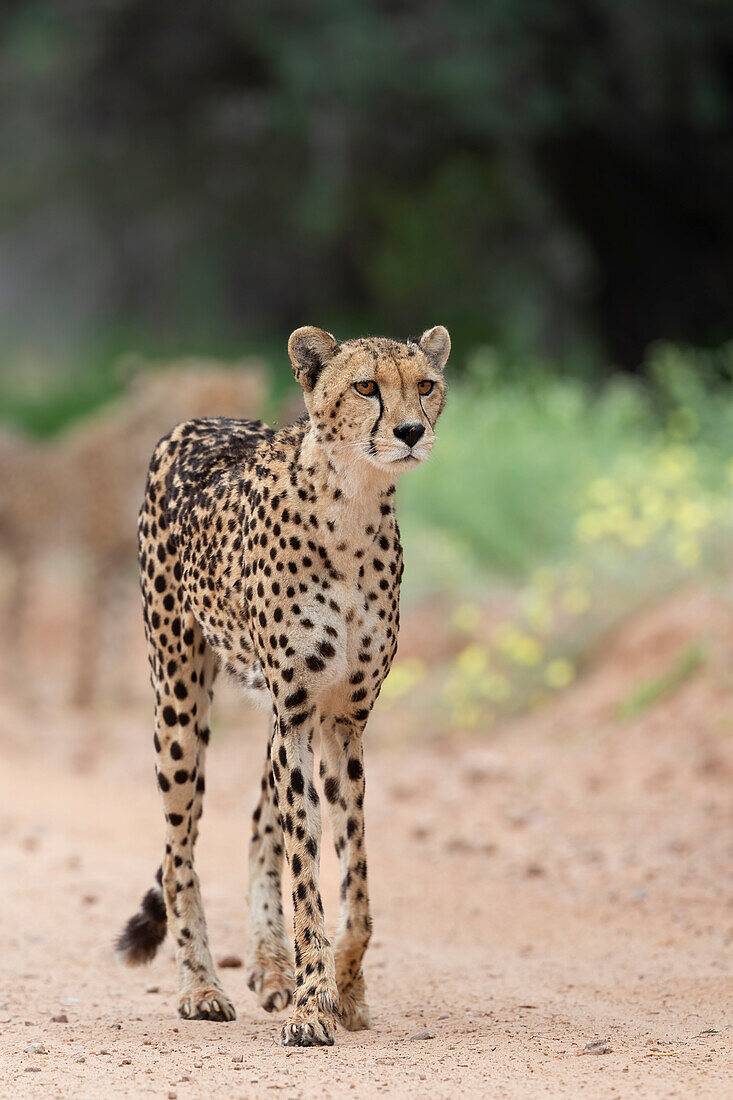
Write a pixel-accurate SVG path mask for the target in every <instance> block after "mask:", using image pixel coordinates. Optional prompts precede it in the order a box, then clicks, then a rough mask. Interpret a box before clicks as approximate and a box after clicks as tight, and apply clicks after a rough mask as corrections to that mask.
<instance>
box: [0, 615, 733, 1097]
mask: <svg viewBox="0 0 733 1100" xmlns="http://www.w3.org/2000/svg"><path fill="white" fill-rule="evenodd" d="M681 624H682V625H681ZM703 628H704V630H705V632H706V634H708V635H710V634H711V635H712V645H713V649H712V651H711V653H712V656H711V657H710V659H709V660H707V661H706V662H705V664H704V665H703V667H702V669H701V670H700V671H699V672H698V673H697V674H696V675H695V676H694V677H693V678H692V679H691V680H690V681H688V682H687V683H686V684H684V685H683V686H681V687H680V688H679V689H678V690H677V691H675V692H673V693H672V694H671V695H668V696H667V697H666V698H665V699H664V700H663V701H661V702H660V703H657V705H656V706H654V707H653V708H652V709H651V710H648V711H647V712H645V713H644V714H643V715H641V716H640V717H639V718H637V719H636V720H634V721H629V722H626V723H619V722H617V721H615V720H613V718H612V717H611V714H612V712H613V709H614V707H615V706H616V704H617V703H618V702H619V701H620V699H622V698H623V697H624V696H625V693H627V692H628V690H629V687H630V686H633V684H635V683H636V682H637V681H638V677H639V675H640V674H641V672H642V665H643V673H644V675H647V674H649V673H650V672H653V671H654V669H655V668H656V667H658V668H659V669H664V667H666V666H665V662H667V663H668V662H669V658H670V654H674V653H676V652H677V650H678V648H679V646H680V644H682V643H684V642H685V640H686V639H687V637H688V636H690V637H698V636H699V633H700V630H701V629H703ZM732 654H733V647H732V646H731V639H730V621H729V616H728V617H726V616H725V615H723V614H722V612H721V609H720V607H719V606H718V604H717V603H716V601H714V600H713V601H711V600H710V599H709V598H707V597H703V596H700V595H699V594H693V595H692V596H687V597H684V598H682V599H680V600H678V601H676V603H674V604H673V605H671V607H670V608H667V609H665V610H664V611H662V612H659V613H657V614H656V616H651V618H650V617H649V616H647V617H646V618H644V619H643V620H642V621H639V622H637V623H635V624H632V625H631V626H629V627H628V628H627V629H626V630H625V631H624V632H622V633H621V634H620V635H619V637H617V638H616V639H614V640H612V641H611V642H610V643H609V645H608V647H607V653H606V654H605V656H604V661H603V664H602V665H599V666H598V667H597V669H596V670H595V671H592V672H591V673H590V674H589V675H588V676H587V677H586V678H585V679H584V681H583V682H582V683H581V684H579V685H578V686H577V687H576V688H574V689H571V690H570V691H568V692H566V693H565V694H564V695H563V696H562V697H561V698H560V699H559V700H557V701H556V702H555V703H553V704H552V705H551V706H548V707H546V708H545V709H544V710H543V711H541V712H540V713H538V714H534V715H531V716H529V717H526V718H524V719H522V720H521V721H515V722H514V723H512V724H511V725H509V726H507V727H506V728H504V729H502V730H500V731H498V732H492V733H491V734H484V735H483V736H480V735H477V737H475V738H472V739H470V740H468V739H463V740H457V741H454V742H446V741H444V740H439V739H438V740H435V739H430V738H429V737H428V736H427V735H426V736H425V738H424V739H422V740H416V739H415V738H414V737H411V738H409V739H408V740H404V739H402V738H400V737H399V736H398V734H399V730H397V729H396V726H397V725H398V724H399V721H400V719H399V711H397V710H392V711H389V710H385V711H383V712H382V713H381V714H380V716H379V719H378V722H377V723H376V727H375V735H374V738H373V739H372V740H371V741H370V742H369V743H368V746H367V841H368V848H369V856H370V879H371V889H372V897H373V912H374V924H375V937H374V941H373V945H372V947H371V948H370V950H369V952H368V956H367V961H366V966H365V972H366V977H367V983H368V989H369V998H370V1003H371V1007H372V1017H373V1029H372V1030H371V1031H369V1032H362V1033H356V1034H347V1033H345V1032H339V1035H338V1039H337V1045H336V1046H334V1047H333V1048H330V1049H311V1050H302V1051H285V1050H283V1049H282V1048H281V1047H279V1046H278V1045H277V1042H276V1038H277V1034H278V1032H279V1027H280V1019H279V1018H277V1017H271V1016H267V1015H266V1014H265V1013H263V1012H262V1011H261V1010H260V1009H259V1008H258V1007H257V1005H256V1003H255V1001H254V999H253V997H252V995H251V994H250V993H249V991H248V990H247V988H246V982H245V970H244V969H226V970H223V971H222V972H221V973H222V977H223V980H224V984H225V987H226V988H227V990H228V992H229V993H230V995H232V996H233V998H234V1001H235V1003H236V1006H237V1010H238V1013H239V1016H238V1019H237V1020H236V1022H234V1023H231V1024H217V1023H207V1022H187V1021H183V1020H180V1019H178V1018H177V1016H176V1014H175V1011H176V988H175V977H174V971H173V965H172V955H171V950H170V945H169V944H166V946H165V948H164V949H163V950H162V951H161V954H160V957H159V958H158V959H157V960H156V961H155V963H154V964H153V965H152V967H150V968H149V969H147V970H126V969H124V968H121V967H119V966H117V965H116V963H115V962H114V960H113V956H112V952H111V942H112V939H113V937H114V935H115V933H116V932H117V931H118V929H119V928H120V926H121V924H122V922H123V921H124V919H125V918H126V917H127V916H128V915H129V914H130V913H131V912H132V911H133V910H134V909H135V908H136V907H137V903H138V900H139V898H140V896H141V894H142V893H143V891H144V890H145V889H146V888H147V886H148V884H149V882H150V879H151V875H152V873H153V872H154V870H155V868H156V867H157V865H158V862H159V857H160V848H161V837H162V814H161V809H160V806H159V804H158V798H157V795H156V792H155V790H154V787H153V782H152V778H151V770H152V761H151V755H152V750H151V747H150V735H149V729H148V726H149V717H148V714H147V707H144V706H142V705H141V704H139V703H136V704H134V705H132V706H130V707H129V708H128V709H127V710H126V711H125V712H124V713H120V712H119V711H118V712H109V713H101V714H98V715H97V716H96V717H95V718H91V717H89V716H79V715H77V716H74V715H73V714H71V713H70V712H68V711H64V710H59V709H54V708H52V707H50V706H48V705H41V706H40V707H39V709H38V710H37V712H36V713H35V715H32V714H29V712H28V711H27V710H25V709H20V708H19V707H18V706H16V705H14V704H13V703H12V701H10V702H8V705H7V706H6V707H5V708H4V711H3V716H2V719H0V723H1V724H0V742H1V743H2V758H3V763H2V772H1V773H0V774H1V775H2V780H1V792H2V797H1V798H0V869H1V879H0V880H1V881H2V883H3V901H2V911H1V915H0V932H1V939H0V944H1V945H2V946H1V948H0V950H1V952H2V976H3V986H2V989H0V1095H1V1096H3V1097H5V1096H8V1097H19V1098H20V1097H41V1096H42V1097H57V1096H58V1097H71V1096H74V1097H82V1098H85V1097H113V1096H130V1097H136V1096H143V1095H148V1094H150V1095H153V1096H159V1097H174V1096H175V1097H179V1098H181V1100H183V1098H189V1097H191V1098H195V1097H203V1096H209V1095H214V1094H216V1095H219V1096H223V1097H235V1098H236V1097H259V1096H271V1095H273V1094H282V1095H284V1096H285V1097H303V1098H310V1097H341V1096H350V1095H356V1096H359V1097H371V1096H374V1095H376V1094H380V1093H384V1094H388V1095H389V1096H394V1097H402V1096H430V1097H453V1096H459V1095H462V1096H469V1097H473V1096H482V1097H483V1096H491V1097H522V1098H525V1097H533V1096H578V1095H587V1096H589V1097H594V1098H595V1097H614V1096H618V1097H626V1096H631V1095H636V1096H642V1097H696V1098H697V1097H705V1098H707V1097H730V1096H731V1094H732V1091H733V1085H732V1083H731V1081H732V1076H733V1046H732V1042H731V1041H732V1039H733V980H732V978H731V945H732V943H733V894H732V893H731V867H732V865H733V800H732V799H731V786H732V784H733V722H732V721H731V719H732V718H733V681H731V676H730V671H729V670H730V668H731V667H733V664H731V662H730V660H729V659H730V657H731V655H732ZM642 655H646V656H645V657H644V660H643V661H642ZM655 662H656V664H655ZM231 712H232V706H231V701H230V706H229V708H228V709H227V711H226V713H227V715H229V714H230V713H231ZM241 712H242V720H241V725H240V726H239V727H238V728H235V725H234V724H233V723H232V722H231V721H230V720H229V718H227V722H226V723H224V724H223V725H222V728H221V729H220V730H219V732H218V734H217V735H216V736H215V741H214V744H213V746H212V751H211V753H210V766H209V769H208V776H207V799H206V809H205V815H204V821H203V831H202V837H201V841H200V844H199V849H198V867H199V870H200V873H201V878H202V884H203V891H204V898H205V902H206V905H207V914H208V920H209V929H210V935H211V941H212V947H213V951H214V954H215V957H216V958H220V957H221V956H224V955H230V954H237V955H240V956H242V955H243V953H244V943H245V927H246V903H245V899H244V895H245V875H246V869H245V857H246V837H247V836H248V834H249V814H250V811H251V809H252V806H253V803H254V800H255V793H256V790H257V786H258V782H259V775H260V767H261V757H262V753H263V749H264V738H265V716H264V715H257V714H253V713H252V712H249V711H247V710H246V709H245V707H244V706H242V708H241ZM323 880H324V900H325V905H326V913H327V917H328V918H329V920H330V922H331V925H333V923H334V920H335V915H336V905H337V900H336V897H337V880H336V867H335V860H334V858H333V857H332V853H331V852H330V850H329V851H328V852H327V854H326V856H325V857H324V861H323ZM424 1029H427V1030H428V1031H429V1032H430V1033H432V1034H433V1035H434V1037H432V1038H425V1039H417V1038H414V1037H415V1036H416V1035H417V1034H418V1033H419V1032H421V1031H423V1030H424ZM593 1040H606V1041H607V1044H608V1048H609V1052H608V1053H605V1054H601V1055H586V1056H584V1055H583V1054H582V1051H583V1050H584V1048H585V1046H586V1044H587V1043H590V1042H592V1041H593ZM34 1044H41V1050H40V1051H39V1050H38V1047H37V1046H34Z"/></svg>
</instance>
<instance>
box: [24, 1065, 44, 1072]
mask: <svg viewBox="0 0 733 1100" xmlns="http://www.w3.org/2000/svg"><path fill="white" fill-rule="evenodd" d="M25 1072H26V1073H40V1072H41V1067H40V1066H26V1067H25Z"/></svg>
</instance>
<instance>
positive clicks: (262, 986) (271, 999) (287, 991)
mask: <svg viewBox="0 0 733 1100" xmlns="http://www.w3.org/2000/svg"><path fill="white" fill-rule="evenodd" d="M247 985H248V986H249V988H250V989H251V990H252V992H253V993H254V994H255V996H256V997H257V1000H258V1001H259V1002H260V1004H261V1005H262V1007H263V1008H264V1010H265V1012H280V1011H281V1009H283V1008H287V1006H288V1005H289V1004H290V1002H291V1001H292V999H293V988H294V985H295V981H294V978H293V970H292V967H291V966H288V965H285V966H281V965H280V964H279V963H278V962H276V961H274V960H272V961H270V962H269V964H263V965H262V966H261V967H260V968H258V967H255V968H254V969H252V970H251V971H250V973H249V977H248V979H247Z"/></svg>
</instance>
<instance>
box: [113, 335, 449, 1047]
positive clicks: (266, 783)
mask: <svg viewBox="0 0 733 1100" xmlns="http://www.w3.org/2000/svg"><path fill="white" fill-rule="evenodd" d="M288 352H289V356H290V361H291V364H292V369H293V373H294V375H295V378H296V380H297V381H298V382H299V383H300V385H301V387H302V389H303V392H304V399H305V405H306V409H307V415H306V416H305V417H303V418H302V419H301V420H300V421H298V422H296V423H295V424H294V425H292V426H289V427H287V428H283V429H281V430H278V431H273V430H272V429H271V428H268V427H267V426H266V425H265V424H263V423H261V422H260V421H247V420H228V419H209V420H192V421H189V422H188V423H185V424H180V425H179V426H178V427H177V428H174V430H173V431H172V432H171V433H170V434H169V435H168V436H166V437H165V438H164V439H163V440H161V442H160V443H159V444H158V447H157V449H156V450H155V453H154V455H153V459H152V462H151V465H150V472H149V476H148V483H147V492H146V496H145V502H144V504H143V507H142V510H141V513H140V521H139V528H138V530H139V550H140V569H141V577H142V596H143V609H144V620H145V629H146V635H147V641H148V654H149V658H150V666H151V669H152V683H153V687H154V689H155V736H154V743H155V752H156V773H157V780H158V786H159V788H160V791H161V793H162V796H163V804H164V809H165V821H166V844H165V854H164V856H163V863H162V866H161V868H160V869H159V871H158V875H157V882H156V885H154V886H153V888H152V889H151V890H149V891H148V893H147V894H146V896H145V898H144V899H143V902H142V906H141V909H140V911H139V912H138V913H137V914H136V915H135V916H133V917H132V918H131V919H130V921H129V922H128V923H127V925H126V927H125V929H124V930H123V931H122V933H121V934H120V936H119V939H118V941H117V950H118V954H119V956H120V957H121V958H122V960H123V961H125V962H127V963H130V964H136V963H142V962H146V961H148V960H150V959H151V958H152V957H153V955H154V954H155V952H156V950H157V948H158V947H159V945H160V944H161V942H162V941H163V939H164V937H165V933H166V928H167V927H170V930H171V932H172V934H173V938H174V942H175V953H176V963H177V969H178V980H179V987H180V992H179V1012H180V1014H181V1016H183V1017H185V1018H187V1019H202V1018H203V1019H211V1020H233V1019H234V1018H235V1010H234V1006H233V1004H232V1002H231V1000H230V999H229V997H228V996H227V995H226V993H225V992H224V989H223V988H222V986H221V984H220V982H219V979H218V978H217V975H216V973H215V970H214V965H213V962H212V959H211V954H210V952H209V946H208V941H207V933H206V924H205V919H204V912H203V907H202V902H201V892H200V887H199V880H198V876H197V875H196V872H195V870H194V864H193V854H194V853H193V849H194V845H195V843H196V837H197V835H198V828H199V819H200V817H201V813H202V799H203V794H204V757H205V754H206V749H207V746H208V743H209V708H210V705H211V702H212V699H213V688H214V680H215V677H216V675H217V671H218V670H219V669H220V668H224V669H225V670H226V671H227V672H229V673H230V674H231V675H233V676H234V677H235V678H236V679H237V680H238V681H239V682H240V683H241V684H242V686H243V687H244V688H245V689H247V690H249V691H251V692H254V693H256V694H258V695H259V696H260V697H264V700H265V702H266V704H267V705H268V706H271V708H272V728H271V734H270V737H269V743H268V748H267V758H266V761H265V768H264V774H263V777H262V784H261V793H260V798H259V803H258V805H257V808H256V809H255V812H254V820H253V829H252V837H251V841H250V850H249V936H248V967H249V985H250V988H251V989H252V990H253V991H254V992H255V994H256V995H257V998H258V1000H259V1002H260V1004H261V1005H262V1007H263V1008H265V1009H266V1010H268V1011H272V1010H274V1009H283V1008H285V1007H286V1006H287V1005H288V1004H289V1003H290V1002H291V1001H294V1007H293V1011H292V1015H291V1017H290V1019H289V1020H288V1022H287V1023H286V1024H285V1026H284V1027H283V1028H282V1032H281V1042H282V1043H283V1044H284V1045H285V1046H312V1045H329V1046H330V1045H331V1044H332V1043H333V1041H334V1030H335V1028H334V1025H335V1022H336V1020H340V1022H341V1023H342V1024H343V1026H344V1027H346V1028H348V1029H351V1030H356V1029H359V1028H365V1027H368V1026H369V1009H368V1007H367V1004H366V999H365V986H364V974H363V971H362V959H363V957H364V952H365V950H366V947H367V944H368V942H369V938H370V935H371V928H372V922H371V917H370V912H369V896H368V891H367V861H366V852H365V847H364V814H363V805H364V766H363V757H362V735H363V732H364V727H365V725H366V722H367V719H368V717H369V713H370V711H371V709H372V707H373V706H374V702H375V700H376V698H377V696H378V694H379V691H380V687H381V685H382V681H383V680H384V678H385V676H386V675H387V672H388V671H389V668H390V665H391V663H392V659H393V657H394V654H395V649H396V646H397V632H398V626H399V610H398V598H399V588H400V578H401V576H402V551H401V547H400V535H399V529H398V527H397V521H396V518H395V508H394V486H395V481H396V479H397V477H398V476H399V475H400V474H401V473H403V472H404V471H406V470H410V469H414V468H415V467H416V466H418V465H419V463H420V462H422V461H424V460H425V459H426V458H427V457H428V456H429V454H430V451H431V450H432V447H433V442H434V438H435V437H434V427H435V422H436V420H437V419H438V416H439V415H440V413H441V411H442V409H443V405H444V403H445V393H446V387H445V382H444V379H443V370H444V367H445V364H446V361H447V359H448V355H449V352H450V337H449V335H448V332H447V331H446V329H444V328H443V327H442V326H437V327H435V328H432V329H429V330H428V331H427V332H425V333H424V334H423V336H422V337H421V339H420V340H419V342H407V343H406V344H403V343H399V342H397V341H394V340H387V339H382V338H368V339H358V340H349V341H346V342H344V343H341V344H339V343H337V342H336V340H335V339H334V337H333V336H331V335H330V334H329V333H326V332H323V331H322V330H320V329H317V328H310V327H306V328H299V329H297V330H296V331H295V332H294V333H293V334H292V336H291V337H290V341H289V344H288ZM318 733H320V751H321V765H320V777H321V780H322V784H323V794H324V796H325V802H326V808H327V811H328V814H329V817H330V821H331V829H332V833H333V837H334V841H335V845H336V852H337V855H338V860H339V870H340V878H341V913H340V922H339V925H338V930H337V932H336V939H335V944H334V947H333V949H332V947H331V944H330V942H329V940H328V938H327V936H326V930H325V925H324V915H323V905H322V902H321V894H320V890H319V884H318V866H319V856H320V847H321V817H320V800H319V795H318V793H317V791H316V786H315V783H314V756H313V752H314V742H315V740H316V735H317V734H318ZM283 851H284V852H285V856H286V858H287V861H288V864H289V867H290V877H291V885H292V898H293V909H294V933H295V954H294V959H293V956H292V955H291V950H290V945H289V942H288V937H287V935H286V931H285V921H284V915H283V908H282V900H281V869H282V855H283Z"/></svg>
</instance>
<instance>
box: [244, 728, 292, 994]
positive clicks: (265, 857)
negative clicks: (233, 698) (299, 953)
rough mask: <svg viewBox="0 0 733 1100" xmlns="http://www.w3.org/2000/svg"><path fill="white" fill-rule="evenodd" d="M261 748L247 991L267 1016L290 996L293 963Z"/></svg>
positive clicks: (278, 836)
mask: <svg viewBox="0 0 733 1100" xmlns="http://www.w3.org/2000/svg"><path fill="white" fill-rule="evenodd" d="M271 751H272V737H270V741H269V744H268V747H267V758H266V760H265V770H264V774H263V776H262V783H261V787H260V798H259V802H258V803H257V807H256V809H255V812H254V814H253V817H252V839H251V840H250V845H249V892H248V896H249V936H248V947H247V965H248V967H249V978H248V984H249V988H250V989H252V990H253V991H254V992H255V993H256V995H257V999H258V1000H259V1002H260V1004H261V1005H262V1007H263V1008H264V1009H265V1010H266V1011H267V1012H272V1011H274V1010H279V1009H281V1008H285V1007H286V1005H288V1004H289V1003H290V1001H291V1000H292V997H293V986H294V982H295V979H294V976H293V958H292V952H291V950H290V944H289V943H288V937H287V934H286V932H285V918H284V915H283V907H282V859H283V832H282V825H281V823H280V814H279V812H278V809H277V807H276V805H275V799H274V792H275V779H274V776H273V774H272V763H271V760H270V753H271Z"/></svg>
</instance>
